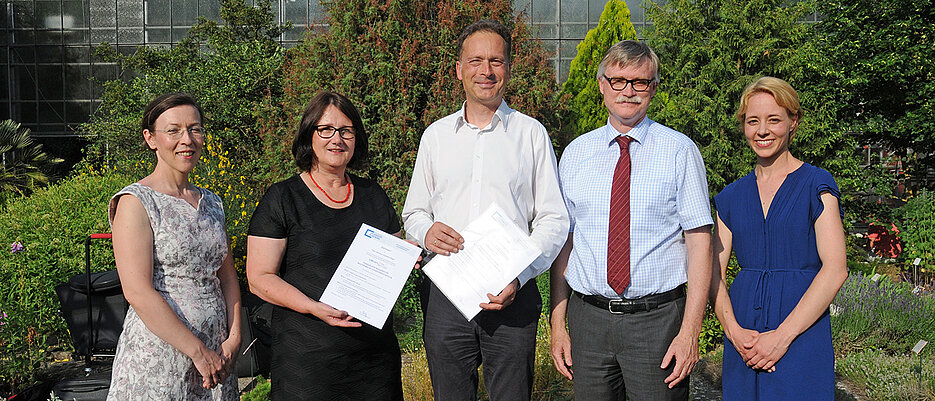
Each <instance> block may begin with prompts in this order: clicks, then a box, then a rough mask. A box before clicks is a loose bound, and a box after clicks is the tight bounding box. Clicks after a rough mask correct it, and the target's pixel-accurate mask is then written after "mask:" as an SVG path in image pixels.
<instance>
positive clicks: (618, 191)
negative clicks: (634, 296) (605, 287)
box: [607, 136, 633, 294]
mask: <svg viewBox="0 0 935 401" xmlns="http://www.w3.org/2000/svg"><path fill="white" fill-rule="evenodd" d="M632 139H633V138H630V137H628V136H618V137H617V143H618V144H619V145H620V158H619V159H617V167H616V168H614V181H613V184H611V187H610V220H609V221H608V225H607V284H610V287H611V288H613V289H614V291H616V292H617V294H623V291H624V290H626V289H627V286H628V285H630V141H631V140H632Z"/></svg>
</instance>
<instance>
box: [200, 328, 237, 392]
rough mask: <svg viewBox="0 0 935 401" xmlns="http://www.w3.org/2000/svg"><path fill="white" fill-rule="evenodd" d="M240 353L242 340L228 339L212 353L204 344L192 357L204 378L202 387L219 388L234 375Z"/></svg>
mask: <svg viewBox="0 0 935 401" xmlns="http://www.w3.org/2000/svg"><path fill="white" fill-rule="evenodd" d="M239 351H240V339H239V338H228V339H227V340H225V341H224V342H223V343H221V347H220V348H219V349H218V350H217V351H211V350H210V349H208V348H207V347H205V346H204V344H201V346H200V347H199V348H198V350H197V351H196V352H195V355H194V356H192V357H191V359H192V362H193V363H194V364H195V369H196V370H198V373H199V374H200V375H201V377H202V383H201V386H202V387H204V388H206V389H212V388H215V387H217V385H218V384H221V383H222V382H224V380H227V378H228V377H229V376H230V375H231V374H233V373H234V366H235V365H236V364H237V356H238V352H239Z"/></svg>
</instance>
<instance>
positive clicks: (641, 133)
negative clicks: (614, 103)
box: [604, 116, 653, 146]
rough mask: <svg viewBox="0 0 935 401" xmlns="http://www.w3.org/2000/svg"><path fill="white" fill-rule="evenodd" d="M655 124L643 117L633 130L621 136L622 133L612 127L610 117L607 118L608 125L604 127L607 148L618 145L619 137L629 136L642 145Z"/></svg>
mask: <svg viewBox="0 0 935 401" xmlns="http://www.w3.org/2000/svg"><path fill="white" fill-rule="evenodd" d="M652 124H653V120H650V119H649V117H648V116H647V117H643V119H642V120H641V121H640V122H639V124H636V126H635V127H633V128H631V129H630V131H628V132H627V133H626V134H621V133H620V131H617V129H616V128H614V126H613V125H610V117H608V118H607V125H604V140H605V143H607V146H610V145H614V146H617V144H616V140H617V139H616V138H617V137H618V136H621V135H623V136H629V137H631V138H633V140H634V141H636V142H637V143H640V144H642V143H643V142H644V141H645V140H646V135H648V134H649V126H650V125H652Z"/></svg>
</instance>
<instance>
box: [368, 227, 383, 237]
mask: <svg viewBox="0 0 935 401" xmlns="http://www.w3.org/2000/svg"><path fill="white" fill-rule="evenodd" d="M364 236H365V237H367V238H379V237H380V236H379V235H377V233H376V232H374V231H373V230H371V229H369V228H368V229H367V230H366V231H364Z"/></svg>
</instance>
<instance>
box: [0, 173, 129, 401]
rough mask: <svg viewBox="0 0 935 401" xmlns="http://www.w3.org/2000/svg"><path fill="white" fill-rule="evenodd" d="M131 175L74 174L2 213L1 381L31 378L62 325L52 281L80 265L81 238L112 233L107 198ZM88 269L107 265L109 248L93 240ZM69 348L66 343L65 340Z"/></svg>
mask: <svg viewBox="0 0 935 401" xmlns="http://www.w3.org/2000/svg"><path fill="white" fill-rule="evenodd" d="M132 181H133V180H132V179H130V178H128V177H126V176H123V175H118V174H109V175H105V176H77V177H74V178H71V179H69V180H66V181H63V182H61V183H59V184H57V185H53V186H50V187H47V188H43V189H40V190H38V191H36V192H35V193H33V195H32V196H30V197H28V198H19V199H15V200H13V201H12V202H10V204H9V205H8V207H7V208H6V210H4V211H3V212H0V244H2V245H3V247H4V248H5V249H3V250H2V251H3V252H11V249H12V245H11V244H13V243H19V244H21V245H22V250H21V251H19V252H16V253H13V254H12V255H9V254H8V255H5V256H3V257H2V258H0V285H2V291H0V316H2V317H3V320H2V321H0V382H2V383H4V385H5V386H9V388H0V392H5V391H8V390H11V389H17V388H21V387H23V386H25V385H27V384H29V383H30V381H31V380H33V377H34V376H33V375H34V374H35V372H36V369H38V368H39V367H40V363H41V362H42V361H44V360H46V359H47V358H48V347H49V346H50V345H54V344H55V343H56V342H57V341H59V340H61V341H64V342H68V340H67V339H68V338H69V337H68V332H67V330H66V329H65V325H64V321H63V320H62V319H61V318H60V317H59V314H58V309H59V303H58V299H57V298H56V296H55V292H54V288H55V286H56V285H58V284H60V283H63V282H65V281H67V280H68V279H69V278H70V277H71V276H73V275H75V274H77V273H80V272H83V271H84V246H83V243H84V239H85V238H86V237H87V236H88V234H90V233H98V232H110V226H109V225H108V223H107V202H108V201H109V200H110V197H111V195H113V194H114V193H116V192H117V191H118V190H120V189H121V188H123V187H124V186H126V185H127V184H129V183H131V182H132ZM91 264H92V267H93V269H94V270H107V269H111V268H113V251H112V250H111V248H110V247H102V246H97V247H92V255H91ZM65 347H66V348H68V347H69V346H68V345H65Z"/></svg>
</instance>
